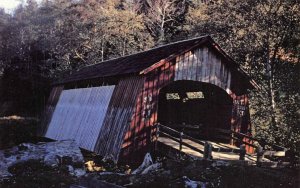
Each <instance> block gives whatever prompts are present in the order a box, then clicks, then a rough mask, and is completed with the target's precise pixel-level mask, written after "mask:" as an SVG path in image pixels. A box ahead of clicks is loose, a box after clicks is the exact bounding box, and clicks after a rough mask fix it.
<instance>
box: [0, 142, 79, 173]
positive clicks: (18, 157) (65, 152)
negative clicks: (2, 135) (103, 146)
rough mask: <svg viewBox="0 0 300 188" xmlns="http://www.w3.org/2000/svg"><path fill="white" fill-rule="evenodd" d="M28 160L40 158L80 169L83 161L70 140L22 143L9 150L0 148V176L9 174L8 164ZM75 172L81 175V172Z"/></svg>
mask: <svg viewBox="0 0 300 188" xmlns="http://www.w3.org/2000/svg"><path fill="white" fill-rule="evenodd" d="M28 160H41V161H43V162H44V163H45V164H46V165H49V166H58V165H70V166H72V168H74V167H79V168H80V169H82V167H83V163H84V158H83V156H82V154H81V151H80V149H79V147H78V145H77V144H76V143H75V142H74V141H72V140H65V141H57V142H48V143H38V144H31V143H24V144H20V145H19V146H16V147H13V148H11V149H9V150H2V151H1V150H0V178H1V177H5V176H7V175H10V173H9V172H8V168H9V167H10V166H12V165H14V164H17V163H20V162H24V161H28ZM69 169H70V168H69ZM73 171H76V169H75V170H73ZM76 174H79V175H82V174H83V172H78V173H76Z"/></svg>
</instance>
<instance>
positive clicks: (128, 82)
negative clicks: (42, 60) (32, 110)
mask: <svg viewBox="0 0 300 188" xmlns="http://www.w3.org/2000/svg"><path fill="white" fill-rule="evenodd" d="M255 87H256V85H255V83H254V82H253V81H252V80H251V79H249V77H247V75H246V74H245V73H244V72H243V71H242V70H241V69H240V68H239V66H238V64H237V63H235V62H234V61H233V60H232V59H231V58H230V57H229V56H228V55H227V54H226V53H225V52H224V51H223V50H222V49H221V48H220V47H219V46H218V44H216V43H215V42H214V41H213V40H212V38H211V37H210V36H204V37H198V38H194V39H191V40H185V41H179V42H175V43H172V44H168V45H164V46H160V47H157V48H153V49H150V50H148V51H144V52H141V53H136V54H133V55H128V56H124V57H120V58H117V59H112V60H108V61H104V62H101V63H98V64H95V65H91V66H86V67H84V68H82V69H80V70H78V71H76V72H74V73H73V74H71V75H70V76H68V77H66V78H65V79H63V80H61V81H59V82H56V83H55V84H54V85H53V89H52V91H51V94H50V97H49V100H48V104H47V107H46V110H45V116H44V120H43V126H42V131H41V132H42V135H43V136H45V137H48V138H51V139H55V140H64V139H74V140H76V141H77V143H78V144H79V145H80V146H81V147H82V148H84V149H87V150H90V151H94V152H96V153H98V154H100V155H102V156H109V157H112V158H113V159H114V160H115V161H118V160H119V159H125V158H127V159H130V158H131V157H134V158H136V157H137V156H143V155H144V153H145V152H147V151H149V150H150V149H151V147H152V143H153V141H154V135H155V134H153V132H154V131H155V130H154V129H153V127H154V125H156V124H157V123H160V124H163V125H165V126H167V127H170V128H172V129H175V130H179V131H183V132H185V133H186V134H187V135H192V136H194V137H196V138H200V139H206V140H217V141H218V142H224V143H233V142H232V140H230V139H226V138H222V137H221V136H220V133H219V132H218V131H216V130H227V131H233V132H238V133H243V134H245V135H251V123H250V116H249V107H248V97H247V93H248V90H249V89H253V88H255ZM248 149H249V148H248Z"/></svg>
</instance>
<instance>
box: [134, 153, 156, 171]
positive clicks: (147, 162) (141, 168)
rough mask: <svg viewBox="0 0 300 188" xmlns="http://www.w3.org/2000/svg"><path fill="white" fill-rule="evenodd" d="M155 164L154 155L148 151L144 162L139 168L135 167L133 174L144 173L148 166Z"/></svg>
mask: <svg viewBox="0 0 300 188" xmlns="http://www.w3.org/2000/svg"><path fill="white" fill-rule="evenodd" d="M152 164H153V160H152V157H151V155H150V153H146V155H145V157H144V161H143V163H142V164H141V165H140V166H139V167H138V168H137V169H135V170H134V171H133V172H132V174H140V173H142V172H143V171H144V170H145V169H146V168H147V167H149V166H150V165H152Z"/></svg>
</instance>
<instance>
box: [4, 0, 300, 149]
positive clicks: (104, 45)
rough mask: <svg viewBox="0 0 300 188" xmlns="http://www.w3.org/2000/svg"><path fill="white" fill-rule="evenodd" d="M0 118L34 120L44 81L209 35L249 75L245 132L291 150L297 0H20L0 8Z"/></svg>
mask: <svg viewBox="0 0 300 188" xmlns="http://www.w3.org/2000/svg"><path fill="white" fill-rule="evenodd" d="M0 33H1V34H0V116H10V115H18V116H26V117H34V118H40V117H41V115H42V112H43V108H44V107H45V104H46V101H47V97H48V95H49V90H50V84H51V82H52V81H54V80H59V79H60V78H62V77H64V76H66V75H69V74H71V73H72V71H74V70H78V69H80V68H82V67H83V66H86V65H90V64H95V63H101V62H102V61H104V60H108V59H112V58H116V57H120V56H124V55H128V54H133V53H136V52H140V51H144V50H147V49H150V48H152V47H155V46H160V45H163V44H167V43H169V42H173V41H179V40H184V39H189V38H193V37H197V36H203V35H210V36H211V37H212V38H213V39H214V40H216V41H217V43H219V44H220V46H221V47H222V48H223V49H224V50H225V51H226V52H227V53H228V54H229V55H230V56H231V57H233V58H234V60H235V61H236V62H237V63H238V64H239V65H240V66H241V67H242V68H243V69H244V70H245V71H246V73H247V74H248V75H249V76H250V77H251V78H252V79H253V80H255V81H256V82H257V84H258V85H259V87H260V88H259V89H257V90H253V91H250V92H251V93H250V96H251V98H250V105H251V106H250V113H251V118H252V122H251V123H252V125H253V127H254V129H253V130H252V131H253V135H254V136H255V137H256V138H259V139H260V140H265V141H267V142H269V143H273V144H277V145H280V146H284V147H286V148H288V149H290V150H292V151H294V152H300V108H299V107H300V101H299V97H300V94H299V90H300V87H299V85H300V83H299V81H300V63H299V59H300V5H299V1H298V0H251V1H246V0H42V1H39V2H36V1H35V0H27V1H26V2H25V3H23V4H21V5H20V6H18V7H17V8H16V9H15V10H14V12H13V13H7V12H5V11H4V9H0Z"/></svg>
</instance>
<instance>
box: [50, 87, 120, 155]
mask: <svg viewBox="0 0 300 188" xmlns="http://www.w3.org/2000/svg"><path fill="white" fill-rule="evenodd" d="M114 88H115V86H101V87H92V88H80V89H70V90H63V91H62V93H61V95H60V97H59V100H58V103H57V105H56V108H55V110H54V113H53V116H52V119H51V122H50V124H49V127H48V130H47V133H46V135H45V136H46V137H48V138H51V139H55V140H66V139H73V140H75V141H76V142H77V143H78V144H79V146H80V147H82V148H84V149H87V150H91V151H93V150H94V147H95V144H96V141H97V138H98V135H99V134H101V131H100V129H101V127H102V124H103V121H104V117H105V114H106V111H107V108H108V104H109V101H110V99H111V96H112V93H113V90H114Z"/></svg>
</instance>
